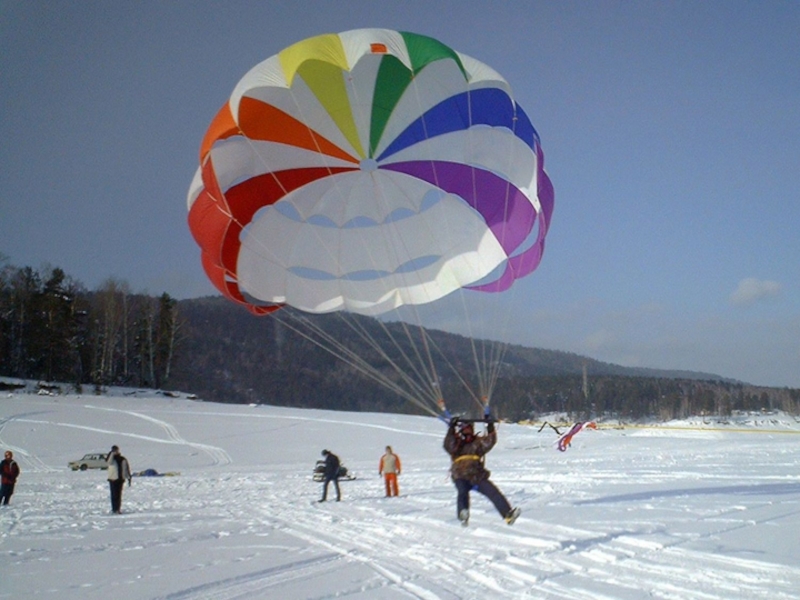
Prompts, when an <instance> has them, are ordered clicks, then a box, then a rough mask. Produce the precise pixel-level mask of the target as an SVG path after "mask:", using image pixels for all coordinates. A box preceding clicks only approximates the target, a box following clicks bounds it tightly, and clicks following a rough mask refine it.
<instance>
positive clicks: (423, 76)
mask: <svg viewBox="0 0 800 600" xmlns="http://www.w3.org/2000/svg"><path fill="white" fill-rule="evenodd" d="M187 203H188V221H189V228H190V230H191V232H192V235H193V236H194V239H195V240H196V242H197V244H198V245H199V246H200V249H201V260H202V265H203V268H204V270H205V272H206V274H207V276H208V278H209V279H210V281H211V282H212V283H213V285H214V286H215V287H216V288H217V289H218V290H219V291H220V292H221V293H222V294H223V295H224V296H225V297H227V298H228V299H230V300H232V301H234V302H236V303H239V304H241V305H243V306H244V307H246V308H247V309H248V310H250V311H251V312H253V313H254V314H257V315H265V314H272V315H273V316H275V317H279V318H284V315H285V318H287V319H288V318H290V315H291V318H303V319H305V320H304V321H303V323H304V324H303V325H294V326H293V328H296V329H297V330H303V331H304V333H303V334H304V335H308V336H309V337H311V338H313V339H314V341H315V342H316V343H318V344H320V345H322V346H323V347H326V348H327V349H329V350H331V351H332V352H334V353H336V354H337V355H338V356H340V357H342V358H343V359H344V360H346V361H347V362H349V363H350V364H352V365H353V366H355V367H357V368H359V369H360V370H362V371H363V372H364V373H366V374H367V375H368V376H370V377H372V378H374V379H376V380H382V381H383V382H384V383H385V384H386V385H387V387H389V388H390V389H393V391H395V392H396V393H398V394H400V395H401V396H403V397H406V398H408V399H409V400H411V401H413V402H415V403H417V404H418V405H419V406H421V407H423V408H425V410H428V411H429V412H431V413H435V412H436V407H437V406H441V405H442V398H441V392H440V391H439V390H438V385H439V377H438V375H437V373H436V369H435V367H433V366H432V365H433V361H432V358H431V353H432V352H435V349H431V344H430V337H429V336H428V335H427V334H426V333H425V329H424V324H423V323H418V324H419V327H420V330H419V331H420V333H418V334H416V335H413V336H411V337H414V338H415V339H416V340H417V341H419V342H421V344H422V346H423V348H422V350H420V351H416V350H414V351H413V352H409V353H405V352H401V354H403V355H404V356H405V357H406V358H408V355H414V356H417V355H418V357H419V359H420V361H421V362H422V363H426V365H425V366H415V367H413V368H409V367H407V366H405V365H401V364H396V367H395V368H396V371H397V373H396V374H394V375H392V376H389V377H386V376H384V375H383V374H382V373H381V372H380V369H377V368H376V367H375V366H374V365H372V364H370V363H369V362H368V361H366V360H364V359H363V358H361V357H359V356H358V353H357V352H353V351H352V350H351V349H350V348H344V347H337V341H336V340H335V339H330V336H328V335H326V334H325V333H324V332H321V331H318V330H316V329H315V330H314V331H313V332H311V333H309V332H308V324H311V327H314V325H313V324H314V323H317V322H318V321H316V320H314V319H309V318H307V315H318V314H324V313H336V314H340V315H362V316H369V317H376V318H377V319H378V320H380V321H381V322H387V321H390V320H391V319H392V318H395V319H397V320H398V321H403V320H404V319H407V318H408V315H409V314H410V315H417V314H419V311H421V310H423V308H424V307H426V306H429V305H434V304H437V303H439V302H442V301H443V300H447V299H448V298H450V297H452V296H454V295H456V294H472V293H477V294H489V295H494V294H498V293H500V292H505V291H506V290H509V289H511V288H512V286H513V284H514V282H515V281H516V280H518V279H520V278H521V277H524V276H526V275H528V274H530V273H531V272H533V271H534V270H535V269H536V267H537V266H538V265H539V263H540V261H541V259H542V254H543V251H544V244H545V236H546V234H547V230H548V226H549V223H550V219H551V215H552V212H553V205H554V191H553V186H552V184H551V182H550V180H549V178H548V176H547V174H546V173H545V171H544V154H543V152H542V148H541V145H540V140H539V135H538V134H537V132H536V130H535V129H534V127H533V125H532V123H531V121H530V119H529V118H528V116H527V114H526V113H525V111H524V110H523V109H522V108H521V107H520V106H519V105H518V104H517V102H516V101H515V100H514V97H513V95H512V93H511V89H510V86H509V85H508V83H507V82H506V81H505V80H504V79H503V78H502V77H501V76H500V75H499V74H498V73H497V72H496V71H494V70H493V69H492V68H490V67H488V66H487V65H485V64H483V63H481V62H479V61H477V60H475V59H473V58H470V57H468V56H465V55H463V54H461V53H459V52H457V51H455V50H453V49H451V48H449V47H448V46H446V45H445V44H443V43H441V42H438V41H436V40H434V39H432V38H429V37H425V36H422V35H417V34H413V33H407V32H397V31H390V30H386V29H357V30H352V31H347V32H344V33H339V34H325V35H320V36H317V37H313V38H310V39H306V40H304V41H301V42H298V43H296V44H294V45H292V46H290V47H288V48H286V49H284V50H283V51H281V52H279V53H278V54H276V55H275V56H272V57H270V58H268V59H267V60H265V61H263V62H261V63H260V64H258V65H256V66H255V67H253V68H252V69H251V70H250V71H249V72H248V73H247V74H245V75H244V77H243V78H242V79H241V80H240V81H239V83H238V84H237V85H236V86H235V88H234V90H233V92H232V94H231V96H230V98H229V100H228V101H227V102H226V103H225V105H224V106H223V107H222V108H221V109H220V111H219V112H218V113H217V115H216V117H214V119H213V121H212V122H211V125H210V126H209V128H208V131H207V132H206V134H205V137H204V138H203V141H202V144H201V148H200V164H199V167H198V169H197V171H196V174H195V176H194V179H193V180H192V183H191V185H190V188H189V193H188V199H187ZM286 307H291V308H292V309H294V310H281V309H283V308H286ZM404 311H405V312H404ZM303 315H306V317H304V316H303ZM392 315H396V316H392ZM473 319H474V317H473ZM476 320H477V319H476ZM415 325H416V324H415ZM356 327H358V326H356ZM409 335H411V334H409ZM365 337H366V338H371V337H372V336H370V335H365ZM395 345H396V344H395ZM396 354H397V353H395V354H394V355H393V358H392V362H394V361H395V358H394V357H395V356H396ZM475 354H476V357H477V355H479V354H483V353H482V352H480V351H476V352H475ZM494 356H496V354H495V355H494ZM381 357H382V359H383V360H385V359H387V358H388V354H387V353H386V352H383V351H382V352H381ZM493 360H495V361H496V358H495V359H493ZM409 371H414V374H413V375H409ZM409 376H410V377H413V379H414V380H415V381H413V382H412V381H411V380H410V379H407V377H409ZM493 378H496V375H495V376H493V375H486V376H485V377H483V376H482V377H481V379H482V380H484V383H483V384H481V385H480V388H481V389H480V390H479V391H477V392H475V393H474V396H475V397H476V398H480V399H481V400H480V401H479V403H483V404H486V403H487V402H488V398H489V397H490V395H491V387H492V386H491V383H490V382H491V380H492V379H493ZM398 381H400V382H399V383H398ZM423 397H425V398H426V399H423Z"/></svg>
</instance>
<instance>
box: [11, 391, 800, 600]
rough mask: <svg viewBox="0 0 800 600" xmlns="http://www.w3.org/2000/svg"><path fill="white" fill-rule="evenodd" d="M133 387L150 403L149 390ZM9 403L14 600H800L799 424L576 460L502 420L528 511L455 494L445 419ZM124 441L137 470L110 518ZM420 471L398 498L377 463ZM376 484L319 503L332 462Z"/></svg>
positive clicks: (713, 432) (606, 438)
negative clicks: (466, 512)
mask: <svg viewBox="0 0 800 600" xmlns="http://www.w3.org/2000/svg"><path fill="white" fill-rule="evenodd" d="M129 392H130V391H129ZM129 392H128V394H127V395H126V394H125V393H123V392H122V391H116V392H114V393H112V394H110V395H106V396H93V395H83V396H77V395H58V396H47V395H42V396H39V395H34V394H26V393H4V395H3V396H2V397H0V447H2V448H3V449H11V450H13V451H14V453H15V458H16V459H17V460H18V462H19V464H20V466H21V468H22V471H23V473H22V476H21V478H20V480H19V483H18V485H17V491H16V494H15V495H14V497H13V499H12V503H11V505H10V506H7V507H3V508H2V509H1V510H0V536H1V537H0V564H2V573H1V574H0V598H9V599H10V598H14V599H17V598H30V599H38V598H41V599H58V600H69V599H87V598H89V599H93V598H97V599H103V600H106V599H108V598H114V599H115V600H125V599H142V598H163V599H167V598H169V599H172V600H177V599H184V598H185V599H222V598H226V599H232V598H248V599H249V598H274V599H281V600H285V599H300V598H315V599H322V598H334V597H337V598H351V599H366V598H369V599H392V598H420V599H425V600H435V599H440V600H445V599H448V600H449V599H456V598H465V599H466V598H474V599H481V600H486V599H488V598H537V599H553V600H555V599H565V598H570V599H587V600H588V599H592V600H597V599H602V598H609V599H610V598H619V599H640V598H671V599H681V600H687V599H698V600H699V599H703V600H708V599H720V600H722V599H725V600H730V599H735V598H741V599H748V600H750V599H754V598H769V599H770V600H778V599H789V598H800V563H798V556H800V534H798V531H800V435H799V433H800V425H799V424H798V423H797V422H796V420H795V419H793V418H790V417H786V416H782V415H765V416H762V415H743V416H742V417H741V419H739V420H737V421H735V422H734V421H731V422H728V423H718V422H712V421H708V420H705V421H704V420H702V419H697V420H695V421H693V422H682V423H671V424H669V426H659V427H655V426H649V427H638V428H630V427H628V428H614V427H606V428H600V429H598V430H597V431H592V430H587V431H584V432H582V433H581V434H579V435H578V436H577V437H576V438H575V439H574V442H573V445H572V447H571V448H570V449H569V450H567V451H566V452H563V453H562V452H558V451H557V450H556V449H555V446H554V442H555V441H556V436H555V433H554V432H553V431H552V430H550V429H549V428H546V429H544V430H542V431H541V432H540V433H537V429H538V427H534V426H528V427H526V426H522V425H501V426H500V429H499V435H500V441H499V443H498V446H497V448H496V449H495V450H494V451H493V452H492V453H491V454H490V455H489V457H488V460H487V466H488V467H489V468H490V469H491V471H492V473H493V476H492V478H493V480H494V481H495V482H496V483H497V484H498V486H499V487H500V488H501V489H502V490H503V491H504V492H505V494H506V495H507V496H508V498H509V500H510V501H511V502H512V504H514V505H517V506H520V507H521V508H522V510H523V514H522V517H521V518H520V519H519V520H518V521H517V523H516V524H515V525H514V526H512V527H509V526H507V525H506V524H505V523H504V522H503V521H502V519H501V518H500V517H499V516H498V515H497V514H496V513H495V512H494V509H493V508H492V507H491V505H490V504H489V503H488V502H487V501H486V500H485V499H484V498H482V497H480V496H478V495H473V510H472V519H471V521H470V526H469V527H468V528H462V527H461V526H460V525H459V524H458V522H457V520H456V518H455V491H454V488H453V486H452V484H451V483H450V481H449V479H448V476H447V469H448V457H447V455H446V454H445V453H444V452H443V450H442V448H441V441H442V437H443V435H444V432H445V431H444V426H443V424H442V423H441V422H440V421H437V420H435V419H431V418H423V417H411V416H398V415H388V414H364V413H359V414H354V413H339V412H326V411H317V410H293V409H285V408H274V407H265V406H241V405H219V404H210V403H204V402H196V401H192V400H189V399H186V398H183V397H164V396H163V395H162V396H159V395H156V394H155V393H151V392H139V393H129ZM112 444H118V445H119V446H120V447H121V450H122V453H123V454H124V455H125V456H127V457H128V459H129V460H130V462H131V465H132V468H133V470H134V471H141V470H144V469H146V468H153V469H156V470H157V471H159V472H161V473H165V472H171V473H179V474H178V475H174V476H168V477H135V478H134V480H133V485H132V487H130V488H128V487H126V488H125V491H124V497H123V511H124V512H123V514H122V515H112V514H109V513H110V510H109V509H110V504H109V498H108V496H109V494H108V486H107V483H106V481H105V473H103V472H102V471H93V470H90V471H85V472H81V471H70V470H68V469H67V462H68V461H70V460H76V459H78V458H80V457H81V456H83V454H85V453H88V452H101V451H107V450H108V449H109V448H110V447H111V445H112ZM387 444H389V445H392V446H393V448H394V449H395V451H396V452H397V453H398V454H399V455H400V457H401V458H402V461H403V474H402V476H401V478H400V493H401V496H400V497H399V498H392V499H387V498H384V497H383V489H382V480H381V479H380V478H379V477H378V472H377V471H378V459H379V457H380V456H381V454H382V452H383V449H384V447H385V446H386V445H387ZM323 448H328V449H330V450H332V451H333V452H335V453H337V454H338V455H339V456H341V457H342V459H343V460H344V462H345V464H346V465H347V466H348V468H349V469H350V470H351V472H354V473H355V474H356V475H357V479H356V480H355V481H348V482H343V483H342V490H343V501H342V502H339V503H336V502H328V503H325V504H318V503H317V502H316V500H317V499H318V498H319V495H320V484H318V483H314V482H313V481H312V479H311V472H312V467H313V465H314V463H315V461H316V460H317V459H318V458H319V455H320V451H321V450H322V449H323Z"/></svg>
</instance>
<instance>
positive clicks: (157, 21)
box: [0, 0, 800, 387]
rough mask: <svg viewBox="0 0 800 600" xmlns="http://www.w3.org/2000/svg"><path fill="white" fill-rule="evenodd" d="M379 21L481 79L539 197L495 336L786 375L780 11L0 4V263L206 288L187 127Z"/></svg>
mask: <svg viewBox="0 0 800 600" xmlns="http://www.w3.org/2000/svg"><path fill="white" fill-rule="evenodd" d="M359 27H385V28H389V29H400V30H407V31H413V32H416V33H421V34H425V35H429V36H431V37H434V38H437V39H439V40H441V41H443V42H444V43H446V44H448V45H449V46H451V47H453V48H456V49H457V50H459V51H461V52H464V53H465V54H469V55H471V56H474V57H475V58H477V59H479V60H481V61H483V62H485V63H487V64H489V65H491V66H492V67H494V68H495V69H496V70H497V71H499V72H500V73H501V74H502V75H503V76H504V77H505V78H506V79H507V80H508V81H509V82H510V84H511V86H512V88H513V90H514V94H515V97H516V99H517V100H518V102H519V103H520V104H521V105H522V106H523V107H524V108H525V110H526V112H527V113H528V114H529V115H530V116H531V119H532V121H533V123H534V125H535V126H536V128H537V130H538V131H539V134H540V136H541V139H542V145H543V147H544V151H545V157H546V169H547V171H548V173H549V175H550V177H551V179H552V180H553V183H554V185H555V189H556V208H555V214H554V218H553V223H552V227H551V230H550V232H549V235H548V241H547V249H546V252H545V257H544V260H543V262H542V265H541V266H540V268H539V269H538V270H537V271H536V272H535V273H534V274H533V275H532V276H531V277H528V278H527V279H525V280H523V281H522V282H520V289H519V290H516V292H515V299H516V300H515V302H516V303H517V304H516V305H515V308H514V311H515V313H516V315H517V316H516V318H515V321H516V326H515V328H514V329H515V336H514V339H513V340H512V341H515V342H519V343H524V344H526V345H531V346H537V347H544V348H550V349H557V350H565V351H569V352H575V353H578V354H584V355H587V356H590V357H592V358H597V359H599V360H604V361H608V362H614V363H619V364H624V365H629V366H648V367H656V368H669V369H690V370H700V371H707V372H712V373H716V374H719V375H722V376H725V377H732V378H735V379H740V380H743V381H747V382H751V383H756V384H762V385H774V386H793V387H800V231H799V226H798V224H800V35H798V34H797V32H798V31H800V3H797V2H789V1H786V2H783V1H767V2H742V1H725V2H699V1H698V2H679V1H674V2H650V1H638V2H611V1H598V2H569V1H567V2H524V1H519V2H476V1H465V0H461V1H456V2H437V1H435V0H430V1H425V2H415V1H413V2H392V3H389V2H368V1H365V2H357V1H352V0H351V1H346V0H341V1H338V2H244V1H238V2H219V3H217V2H183V1H177V2H136V3H123V4H119V3H108V2H91V1H85V2H80V3H66V2H37V1H32V2H9V1H6V0H0V82H2V85H0V103H1V104H2V107H3V117H2V119H0V134H2V140H3V143H2V145H0V253H2V254H3V255H5V256H6V257H7V259H8V262H9V263H10V264H13V265H16V266H32V267H34V268H40V267H42V266H43V265H44V264H46V263H49V264H51V265H53V266H59V267H61V268H63V269H64V270H65V271H66V272H67V273H68V274H70V275H72V276H74V277H75V278H77V279H79V280H80V281H82V282H83V283H84V284H85V285H86V286H87V287H89V288H90V289H91V288H95V287H97V286H99V285H100V284H101V283H102V282H103V281H104V280H105V279H107V278H109V277H116V278H119V279H124V280H126V281H128V282H129V283H130V285H131V287H132V288H133V290H134V291H147V292H149V293H152V294H160V293H161V292H163V291H166V292H168V293H170V294H172V295H173V296H176V297H178V298H186V297H195V296H201V295H208V294H213V293H215V291H214V290H213V288H212V287H211V285H210V284H209V283H207V282H206V280H205V276H204V274H203V272H202V269H201V266H200V260H199V252H198V249H197V246H196V245H195V243H194V241H193V240H192V238H191V235H190V234H189V231H188V228H187V226H186V205H185V197H186V191H187V188H188V185H189V182H190V181H191V178H192V176H193V174H194V171H195V168H196V165H197V152H198V148H199V144H200V140H201V138H202V135H203V133H204V132H205V129H206V127H207V126H208V123H209V122H210V120H211V118H212V117H213V116H214V114H215V113H216V111H217V110H218V109H219V107H220V106H221V105H222V103H223V102H224V101H225V100H226V99H227V97H228V96H229V95H230V92H231V90H232V89H233V86H234V85H235V84H236V82H237V81H238V80H239V78H240V77H241V76H242V75H243V74H244V73H245V72H246V71H247V70H248V69H249V68H250V67H252V66H253V65H255V64H256V63H257V62H259V61H261V60H263V59H265V58H267V57H269V56H271V55H272V54H275V53H276V52H278V51H280V50H281V49H283V48H284V47H286V46H288V45H290V44H292V43H293V42H296V41H299V40H301V39H304V38H306V37H310V36H313V35H318V34H320V33H326V32H338V31H346V30H348V29H355V28H359Z"/></svg>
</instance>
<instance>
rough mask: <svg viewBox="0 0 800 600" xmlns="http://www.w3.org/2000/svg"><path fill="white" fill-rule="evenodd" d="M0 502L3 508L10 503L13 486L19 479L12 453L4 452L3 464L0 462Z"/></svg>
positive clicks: (17, 467)
mask: <svg viewBox="0 0 800 600" xmlns="http://www.w3.org/2000/svg"><path fill="white" fill-rule="evenodd" d="M0 474H2V475H1V476H0V477H1V478H0V502H2V504H3V505H4V506H5V505H6V504H8V503H9V502H10V501H11V496H12V495H13V494H14V486H15V485H16V483H17V477H19V465H18V464H17V462H16V461H15V460H14V453H13V452H11V450H6V453H5V458H4V459H3V462H0Z"/></svg>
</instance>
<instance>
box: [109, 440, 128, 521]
mask: <svg viewBox="0 0 800 600" xmlns="http://www.w3.org/2000/svg"><path fill="white" fill-rule="evenodd" d="M106 463H107V464H108V487H109V488H110V489H111V512H113V513H114V514H116V515H118V514H120V513H122V488H123V486H124V485H125V480H126V479H127V480H128V487H130V486H131V467H130V465H129V464H128V459H127V458H125V457H124V456H122V454H120V452H119V446H111V452H109V453H108V457H107V458H106Z"/></svg>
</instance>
